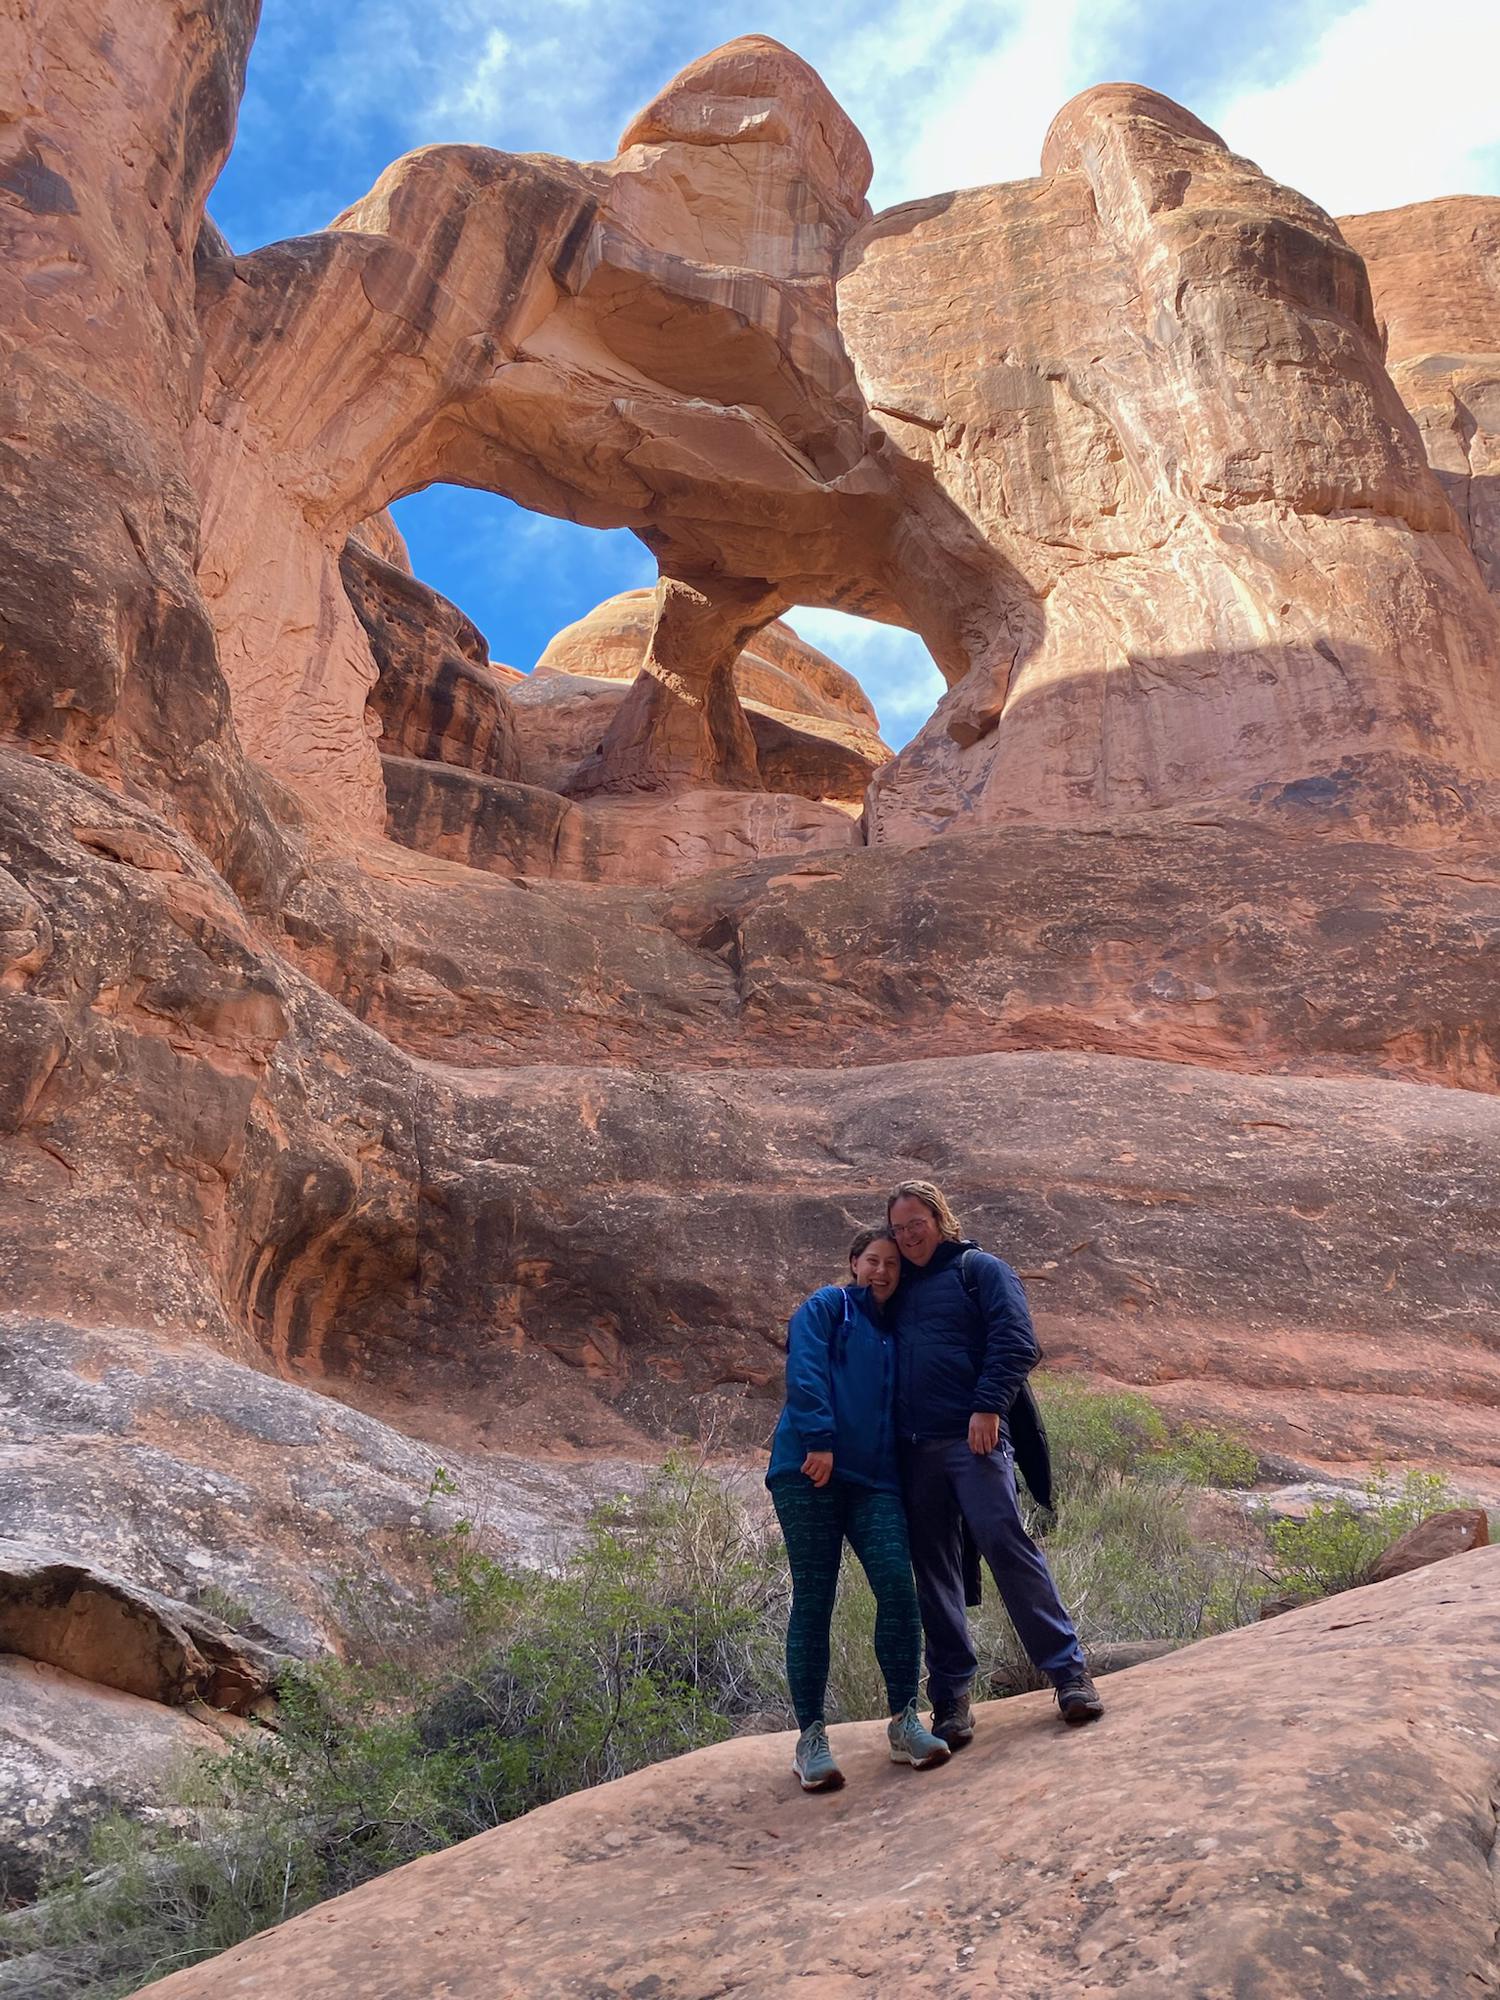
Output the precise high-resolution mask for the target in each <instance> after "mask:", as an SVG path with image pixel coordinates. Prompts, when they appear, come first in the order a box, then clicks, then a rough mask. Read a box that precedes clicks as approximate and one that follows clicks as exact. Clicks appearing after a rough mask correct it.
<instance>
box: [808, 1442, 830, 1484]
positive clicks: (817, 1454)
mask: <svg viewBox="0 0 1500 2000" xmlns="http://www.w3.org/2000/svg"><path fill="white" fill-rule="evenodd" d="M802 1470H803V1471H804V1472H805V1473H806V1474H807V1476H808V1478H809V1479H810V1480H811V1481H812V1483H813V1485H814V1486H826V1485H827V1484H828V1482H829V1480H830V1479H832V1477H833V1453H832V1452H831V1451H810V1452H809V1453H808V1454H807V1456H806V1458H804V1459H803V1461H802Z"/></svg>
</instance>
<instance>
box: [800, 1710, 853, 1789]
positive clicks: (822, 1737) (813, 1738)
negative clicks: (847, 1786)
mask: <svg viewBox="0 0 1500 2000" xmlns="http://www.w3.org/2000/svg"><path fill="white" fill-rule="evenodd" d="M792 1769H793V1770H794V1771H795V1772H796V1773H797V1779H798V1782H799V1783H800V1784H801V1786H802V1789H803V1791H804V1792H836V1791H837V1790H838V1788H839V1786H840V1785H842V1784H843V1782H844V1774H843V1772H842V1771H841V1770H840V1769H839V1767H838V1765H837V1764H835V1763H834V1761H833V1752H832V1751H831V1750H830V1749H829V1747H828V1729H827V1725H826V1724H824V1723H822V1722H810V1723H808V1725H807V1727H806V1729H804V1730H803V1732H802V1734H801V1735H800V1736H799V1737H798V1738H797V1750H796V1755H795V1756H794V1757H793V1759H792Z"/></svg>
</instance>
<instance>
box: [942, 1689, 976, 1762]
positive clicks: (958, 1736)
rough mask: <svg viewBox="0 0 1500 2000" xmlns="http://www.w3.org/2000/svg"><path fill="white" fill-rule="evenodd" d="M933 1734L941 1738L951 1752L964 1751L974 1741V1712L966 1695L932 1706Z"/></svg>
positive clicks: (959, 1695) (950, 1696) (949, 1698)
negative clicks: (965, 1746)
mask: <svg viewBox="0 0 1500 2000" xmlns="http://www.w3.org/2000/svg"><path fill="white" fill-rule="evenodd" d="M932 1733H933V1735H934V1736H941V1737H942V1739H943V1741H944V1742H945V1743H946V1744H947V1746H948V1748H949V1749H950V1750H962V1749H963V1747H964V1745H965V1744H966V1743H972V1742H973V1741H974V1710H973V1709H972V1707H971V1706H970V1704H969V1697H968V1696H967V1695H966V1694H954V1695H949V1697H948V1699H947V1700H946V1701H935V1702H934V1703H933V1704H932Z"/></svg>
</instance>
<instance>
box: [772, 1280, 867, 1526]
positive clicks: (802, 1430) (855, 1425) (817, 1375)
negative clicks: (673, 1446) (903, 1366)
mask: <svg viewBox="0 0 1500 2000" xmlns="http://www.w3.org/2000/svg"><path fill="white" fill-rule="evenodd" d="M895 1389H896V1348H895V1342H894V1341H893V1340H892V1338H891V1333H890V1328H889V1323H888V1322H887V1320H886V1318H885V1315H884V1313H883V1312H882V1310H881V1308H880V1307H879V1306H878V1305H877V1304H876V1303H875V1301H874V1300H873V1299H872V1298H871V1297H870V1290H869V1287H868V1286H867V1285H825V1286H824V1287H823V1288H822V1290H821V1291H817V1292H814V1293H813V1295H812V1297H811V1298H809V1299H804V1300H803V1301H802V1303H801V1305H800V1306H798V1308H797V1310H796V1311H795V1312H794V1313H793V1314H792V1318H791V1322H790V1324H789V1325H788V1327H787V1345H786V1407H785V1409H784V1410H783V1411H782V1413H781V1421H780V1422H779V1423H778V1424H777V1426H776V1435H775V1437H774V1438H773V1439H772V1440H771V1464H770V1468H769V1470H768V1471H767V1473H766V1480H767V1482H768V1483H769V1482H770V1481H771V1480H773V1479H779V1478H781V1477H782V1475H783V1474H784V1473H788V1472H800V1471H801V1470H802V1461H803V1459H804V1458H805V1457H806V1456H807V1454H808V1453H809V1452H810V1451H831V1452H832V1453H833V1471H834V1476H835V1478H838V1479H849V1480H852V1481H853V1482H854V1484H855V1485H856V1486H873V1487H876V1488H878V1489H879V1491H881V1492H882V1493H895V1492H897V1491H899V1488H900V1481H899V1479H898V1476H897V1472H896V1435H895V1423H894V1405H895Z"/></svg>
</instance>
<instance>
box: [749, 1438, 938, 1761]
mask: <svg viewBox="0 0 1500 2000" xmlns="http://www.w3.org/2000/svg"><path fill="white" fill-rule="evenodd" d="M771 1500H772V1504H773V1505H774V1506H775V1509H776V1518H777V1520H778V1521H780V1523H781V1532H782V1534H783V1536H784V1537H785V1539H786V1555H787V1561H788V1563H789V1564H790V1565H791V1571H792V1615H791V1618H790V1620H789V1621H788V1623H787V1628H786V1678H787V1685H788V1687H789V1688H790V1689H791V1695H792V1707H793V1708H794V1709H795V1710H796V1712H797V1727H798V1728H799V1729H806V1727H807V1725H808V1724H809V1723H810V1722H817V1721H820V1720H821V1719H822V1716H823V1698H824V1693H825V1690H826V1689H827V1686H828V1630H829V1625H830V1623H831V1621H832V1618H833V1600H834V1596H835V1593H836V1592H837V1590H838V1582H839V1562H840V1559H841V1558H842V1556H843V1553H844V1543H845V1541H846V1540H847V1542H848V1544H849V1546H850V1548H852V1549H853V1551H854V1553H855V1554H856V1555H857V1556H858V1557H859V1561H860V1566H861V1568H862V1569H863V1570H864V1573H865V1575H866V1576H867V1577H868V1578H869V1579H870V1588H871V1590H872V1591H873V1592H874V1593H875V1658H876V1660H877V1661H878V1662H879V1665H880V1671H881V1673H882V1674H883V1675H884V1677H885V1689H886V1693H887V1695H888V1696H889V1697H890V1703H891V1714H892V1715H899V1714H900V1712H901V1710H902V1709H903V1708H905V1706H906V1704H907V1703H908V1702H909V1701H913V1700H915V1698H916V1693H917V1685H918V1682H919V1679H920V1677H921V1671H922V1621H921V1617H920V1615H919V1614H918V1611H917V1592H916V1586H915V1584H914V1583H913V1582H912V1575H911V1551H910V1550H909V1549H908V1547H907V1544H906V1515H905V1513H904V1512H903V1511H902V1506H901V1501H900V1497H899V1496H898V1495H897V1494H895V1493H876V1492H873V1491H872V1490H871V1489H870V1488H869V1487H867V1486H855V1485H852V1484H850V1483H848V1482H846V1481H844V1480H842V1479H839V1478H838V1477H837V1476H835V1477H834V1478H832V1479H830V1480H829V1482H828V1484H827V1485H826V1486H824V1487H821V1488H820V1487H817V1486H814V1485H813V1483H812V1481H811V1480H810V1479H808V1478H806V1477H804V1475H803V1474H802V1473H800V1472H793V1473H789V1474H787V1476H786V1477H784V1478H777V1479H773V1480H772V1481H771Z"/></svg>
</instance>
